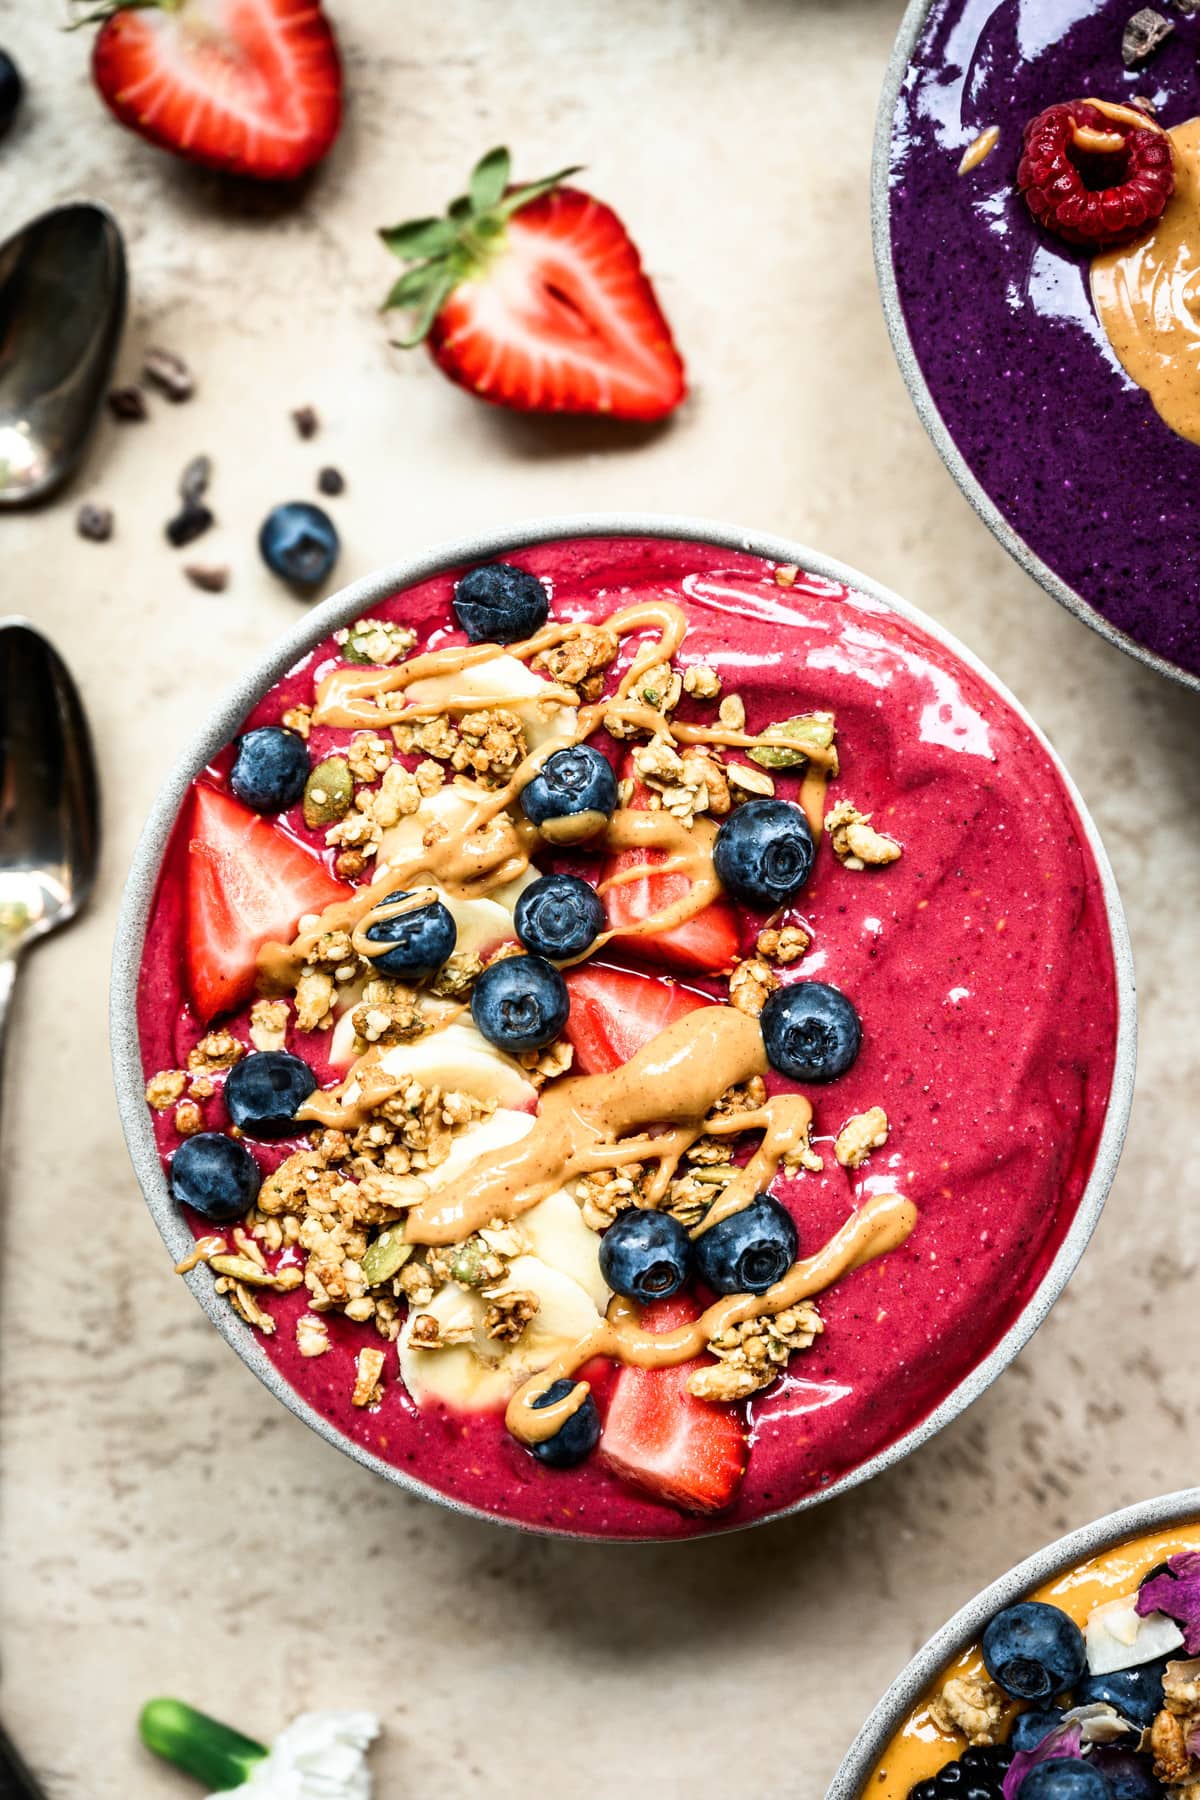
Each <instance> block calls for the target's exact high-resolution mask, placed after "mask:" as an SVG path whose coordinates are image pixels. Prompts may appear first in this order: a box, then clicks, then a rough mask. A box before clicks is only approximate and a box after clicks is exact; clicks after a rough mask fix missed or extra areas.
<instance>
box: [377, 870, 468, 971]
mask: <svg viewBox="0 0 1200 1800" xmlns="http://www.w3.org/2000/svg"><path fill="white" fill-rule="evenodd" d="M408 898H409V895H408V891H407V890H406V889H404V888H398V889H397V890H396V892H395V893H394V894H389V895H388V897H387V899H386V900H385V901H384V905H385V906H391V905H392V904H393V903H394V902H395V901H397V900H407V899H408ZM367 936H368V938H369V939H370V940H371V942H372V943H373V944H388V945H390V946H392V947H391V948H390V949H387V950H385V951H384V952H383V954H382V956H375V957H372V959H371V961H372V965H373V967H374V968H375V969H377V970H378V972H379V973H380V974H381V975H389V976H391V977H392V978H393V979H395V980H398V981H424V980H425V978H426V976H428V975H432V974H434V973H435V972H436V971H437V970H438V969H440V968H441V966H442V964H443V963H444V962H445V961H446V958H447V957H448V956H449V955H450V954H451V953H452V951H453V949H454V946H455V944H456V943H457V942H458V926H457V925H456V924H455V923H454V917H453V914H452V913H451V911H450V909H449V907H448V906H445V905H443V903H442V901H440V900H436V899H434V900H430V901H428V902H427V904H426V905H424V906H417V907H414V908H413V910H412V911H411V912H404V913H397V914H396V916H395V918H394V919H379V920H377V921H376V922H375V924H373V925H368V926H367Z"/></svg>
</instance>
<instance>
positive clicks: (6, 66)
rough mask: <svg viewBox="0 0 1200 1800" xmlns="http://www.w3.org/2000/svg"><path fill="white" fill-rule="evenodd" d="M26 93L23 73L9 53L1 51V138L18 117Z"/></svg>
mask: <svg viewBox="0 0 1200 1800" xmlns="http://www.w3.org/2000/svg"><path fill="white" fill-rule="evenodd" d="M24 92H25V83H24V82H23V81H22V80H21V71H20V70H19V69H18V67H17V65H16V63H15V62H14V61H13V59H12V57H11V56H10V55H9V54H8V51H7V50H0V137H3V136H4V133H5V132H6V131H7V130H8V128H9V126H10V125H11V124H12V122H13V119H14V118H15V117H16V112H17V108H18V106H20V104H21V96H22V94H24Z"/></svg>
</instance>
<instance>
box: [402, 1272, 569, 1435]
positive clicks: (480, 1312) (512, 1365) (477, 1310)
mask: <svg viewBox="0 0 1200 1800" xmlns="http://www.w3.org/2000/svg"><path fill="white" fill-rule="evenodd" d="M494 1291H495V1292H496V1293H501V1294H503V1293H518V1292H519V1293H534V1294H536V1295H537V1297H538V1303H539V1304H538V1311H537V1313H536V1315H535V1317H534V1318H533V1319H532V1320H531V1321H530V1323H529V1324H528V1325H527V1326H526V1328H525V1331H524V1332H523V1333H522V1335H521V1338H520V1339H519V1341H518V1342H517V1343H515V1344H503V1343H499V1342H497V1341H496V1340H495V1339H493V1338H489V1337H488V1335H487V1333H486V1332H485V1330H484V1328H483V1319H484V1314H485V1313H486V1311H487V1306H488V1300H487V1298H486V1297H485V1296H483V1295H481V1294H478V1293H475V1292H473V1291H470V1290H468V1289H464V1288H460V1287H457V1286H455V1285H454V1284H453V1283H450V1284H448V1285H447V1286H446V1287H444V1288H442V1289H441V1290H440V1291H439V1292H438V1293H436V1294H435V1295H434V1297H433V1300H432V1301H431V1303H430V1304H429V1305H428V1306H427V1307H425V1308H423V1309H422V1310H423V1311H425V1312H427V1313H432V1314H433V1316H434V1318H435V1319H436V1320H437V1321H438V1324H439V1325H440V1327H441V1329H442V1333H443V1335H447V1334H451V1333H452V1334H457V1333H459V1332H470V1339H469V1341H468V1342H464V1343H461V1344H453V1345H450V1346H449V1347H447V1348H446V1349H444V1350H419V1349H414V1348H413V1347H412V1345H411V1343H410V1337H411V1332H412V1320H411V1317H410V1319H409V1320H408V1321H407V1322H406V1324H405V1326H404V1329H403V1331H402V1332H401V1334H400V1338H399V1340H398V1343H397V1351H398V1353H399V1358H400V1375H401V1378H402V1380H403V1382H404V1385H405V1387H406V1388H407V1389H408V1391H409V1393H410V1394H411V1395H412V1397H413V1399H414V1400H415V1401H416V1403H417V1405H418V1406H424V1405H427V1404H428V1403H429V1402H430V1401H440V1402H441V1403H442V1404H443V1405H445V1406H451V1407H454V1408H456V1409H457V1410H458V1411H461V1412H493V1411H498V1410H499V1409H500V1408H501V1407H503V1406H505V1405H506V1404H507V1402H508V1400H509V1397H510V1396H511V1395H512V1393H513V1392H514V1391H515V1389H517V1388H518V1387H520V1385H521V1383H522V1382H523V1381H525V1380H526V1379H527V1378H528V1377H529V1376H530V1375H535V1374H536V1373H537V1371H538V1370H539V1369H544V1368H545V1367H546V1365H547V1364H548V1363H550V1362H552V1361H553V1360H554V1358H555V1357H556V1356H558V1355H559V1354H560V1353H561V1352H562V1351H564V1350H567V1349H569V1348H570V1346H571V1345H572V1344H576V1343H578V1342H579V1339H580V1338H582V1337H586V1336H587V1334H588V1333H589V1332H590V1331H593V1330H594V1329H595V1327H596V1325H597V1323H598V1322H599V1318H600V1314H599V1312H598V1311H597V1309H596V1307H595V1305H594V1304H593V1302H592V1300H591V1298H590V1296H589V1295H588V1294H586V1293H585V1292H584V1290H583V1288H581V1287H580V1285H579V1283H578V1282H577V1281H574V1280H572V1278H571V1276H569V1275H564V1274H563V1273H562V1271H561V1270H559V1269H553V1268H551V1267H550V1265H549V1264H548V1263H544V1262H543V1261H542V1260H541V1258H540V1257H538V1256H518V1257H517V1258H516V1259H515V1260H514V1261H513V1263H512V1265H511V1267H510V1269H509V1272H508V1275H507V1277H506V1278H505V1280H504V1281H503V1282H501V1283H499V1284H498V1286H497V1288H496V1289H495V1290H494Z"/></svg>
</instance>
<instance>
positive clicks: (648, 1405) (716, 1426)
mask: <svg viewBox="0 0 1200 1800" xmlns="http://www.w3.org/2000/svg"><path fill="white" fill-rule="evenodd" d="M698 1317H699V1309H698V1308H697V1307H696V1305H695V1304H694V1302H693V1301H691V1300H689V1299H687V1298H686V1297H685V1296H683V1295H678V1294H677V1295H675V1296H674V1297H673V1298H672V1299H670V1300H656V1301H655V1302H654V1303H653V1305H651V1306H648V1307H646V1309H645V1310H644V1312H643V1313H642V1319H641V1323H642V1326H643V1327H644V1329H645V1330H647V1331H654V1332H660V1331H674V1330H675V1329H676V1327H678V1326H680V1325H690V1324H691V1322H692V1320H693V1319H696V1318H698ZM704 1360H705V1359H704V1358H702V1357H696V1358H694V1359H693V1360H692V1361H691V1362H687V1363H681V1364H679V1366H678V1367H677V1368H673V1369H639V1368H637V1367H636V1366H634V1365H630V1366H629V1367H627V1368H624V1369H622V1370H621V1373H620V1374H619V1375H618V1376H617V1380H616V1385H615V1387H614V1388H613V1396H612V1400H611V1401H610V1403H609V1408H608V1417H607V1418H606V1420H605V1422H604V1434H603V1436H602V1437H601V1439H600V1448H599V1455H600V1457H601V1459H602V1460H603V1461H604V1463H605V1464H606V1465H607V1466H608V1467H609V1468H610V1469H611V1470H612V1472H613V1474H614V1475H619V1476H620V1478H621V1480H622V1481H627V1482H629V1484H630V1485H631V1486H632V1487H636V1488H641V1489H642V1491H643V1492H644V1493H647V1494H652V1495H653V1496H654V1498H655V1499H656V1500H666V1501H668V1502H669V1503H670V1504H671V1505H672V1506H678V1507H681V1508H682V1509H683V1511H684V1512H696V1513H715V1512H722V1511H723V1510H724V1509H725V1507H727V1506H730V1505H732V1503H733V1501H734V1500H735V1499H736V1498H737V1492H738V1489H739V1488H740V1486H741V1484H742V1476H743V1475H744V1474H745V1472H746V1434H745V1430H744V1428H743V1425H742V1421H741V1419H740V1417H739V1416H738V1413H737V1412H736V1411H735V1410H734V1408H733V1407H729V1406H715V1405H714V1404H713V1403H712V1402H711V1401H710V1400H697V1399H696V1397H695V1395H694V1394H690V1393H689V1392H688V1385H687V1378H688V1375H689V1374H690V1373H691V1371H692V1370H693V1369H696V1368H699V1367H701V1366H702V1364H703V1362H704Z"/></svg>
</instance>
